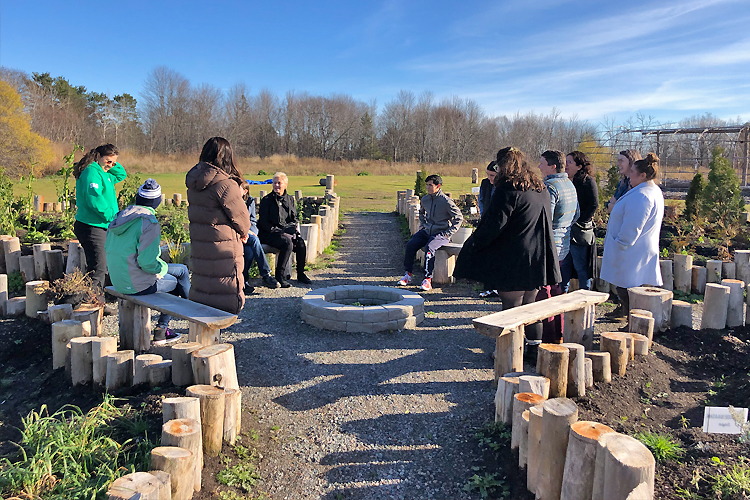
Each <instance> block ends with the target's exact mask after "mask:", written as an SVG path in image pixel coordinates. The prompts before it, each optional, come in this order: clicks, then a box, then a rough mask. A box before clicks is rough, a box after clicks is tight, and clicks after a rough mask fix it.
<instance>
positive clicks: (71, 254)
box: [65, 240, 84, 274]
mask: <svg viewBox="0 0 750 500" xmlns="http://www.w3.org/2000/svg"><path fill="white" fill-rule="evenodd" d="M82 252H83V247H81V244H80V243H78V240H70V241H69V242H68V262H67V263H66V264H65V273H66V274H70V273H72V272H74V271H75V270H76V269H80V270H81V271H84V270H83V269H82V267H81V253H82Z"/></svg>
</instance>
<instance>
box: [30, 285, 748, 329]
mask: <svg viewBox="0 0 750 500" xmlns="http://www.w3.org/2000/svg"><path fill="white" fill-rule="evenodd" d="M721 284H722V286H726V287H728V288H729V304H728V306H727V327H729V328H734V327H735V326H744V325H745V297H744V291H745V283H744V282H742V281H740V280H733V279H725V280H721ZM26 303H27V304H28V299H27V302H26ZM27 309H28V306H27Z"/></svg>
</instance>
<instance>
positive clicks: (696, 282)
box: [690, 266, 706, 295]
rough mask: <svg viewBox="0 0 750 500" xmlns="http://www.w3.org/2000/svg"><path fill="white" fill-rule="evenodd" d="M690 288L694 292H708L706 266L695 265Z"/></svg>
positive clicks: (701, 293)
mask: <svg viewBox="0 0 750 500" xmlns="http://www.w3.org/2000/svg"><path fill="white" fill-rule="evenodd" d="M690 290H691V291H692V292H693V293H697V294H700V295H703V294H704V293H705V292H706V268H705V267H703V266H693V269H692V280H691V284H690Z"/></svg>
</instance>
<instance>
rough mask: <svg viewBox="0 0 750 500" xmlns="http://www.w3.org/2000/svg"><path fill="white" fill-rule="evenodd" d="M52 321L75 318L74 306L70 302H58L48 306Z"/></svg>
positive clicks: (50, 320)
mask: <svg viewBox="0 0 750 500" xmlns="http://www.w3.org/2000/svg"><path fill="white" fill-rule="evenodd" d="M47 313H48V315H49V316H48V318H49V322H50V323H57V322H58V321H63V320H66V319H73V306H72V305H70V304H58V305H56V306H49V307H48V308H47Z"/></svg>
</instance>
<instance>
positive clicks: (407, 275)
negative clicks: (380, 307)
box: [398, 273, 411, 286]
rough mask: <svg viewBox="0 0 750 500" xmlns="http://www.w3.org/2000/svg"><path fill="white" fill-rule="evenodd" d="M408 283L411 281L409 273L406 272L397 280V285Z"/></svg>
mask: <svg viewBox="0 0 750 500" xmlns="http://www.w3.org/2000/svg"><path fill="white" fill-rule="evenodd" d="M409 283H411V273H406V274H404V277H403V278H401V280H399V282H398V286H406V285H408V284H409Z"/></svg>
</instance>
